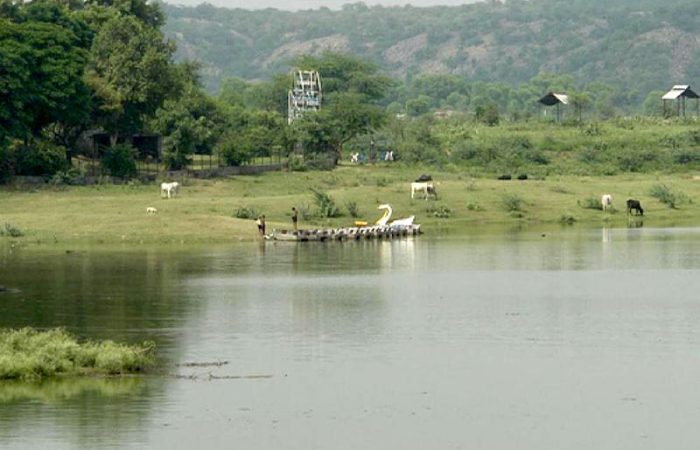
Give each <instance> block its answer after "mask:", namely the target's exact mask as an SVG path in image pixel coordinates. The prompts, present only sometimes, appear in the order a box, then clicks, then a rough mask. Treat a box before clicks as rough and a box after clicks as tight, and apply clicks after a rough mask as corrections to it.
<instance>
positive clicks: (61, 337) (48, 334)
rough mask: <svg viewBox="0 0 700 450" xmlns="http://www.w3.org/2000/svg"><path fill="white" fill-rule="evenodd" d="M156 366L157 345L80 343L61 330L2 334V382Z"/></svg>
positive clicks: (0, 369) (131, 371) (0, 336)
mask: <svg viewBox="0 0 700 450" xmlns="http://www.w3.org/2000/svg"><path fill="white" fill-rule="evenodd" d="M154 363H155V344H154V343H152V342H144V343H142V344H139V345H133V346H128V345H122V344H117V343H114V342H112V341H104V342H99V343H97V342H83V343H79V342H78V341H77V340H76V338H75V337H73V336H72V335H70V334H68V333H67V332H66V331H64V330H62V329H53V330H48V331H37V330H34V329H31V328H23V329H20V330H8V331H2V332H0V380H36V379H41V378H48V377H54V376H61V375H85V374H101V375H115V374H124V373H133V372H141V371H144V370H146V369H147V368H150V367H152V366H153V365H154Z"/></svg>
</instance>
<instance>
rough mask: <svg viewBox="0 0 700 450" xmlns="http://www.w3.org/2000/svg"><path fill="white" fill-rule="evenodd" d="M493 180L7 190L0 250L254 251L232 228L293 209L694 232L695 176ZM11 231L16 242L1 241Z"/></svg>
mask: <svg viewBox="0 0 700 450" xmlns="http://www.w3.org/2000/svg"><path fill="white" fill-rule="evenodd" d="M423 172H428V173H431V174H432V175H433V178H434V180H435V183H436V186H437V190H438V193H439V200H437V201H433V200H430V201H424V200H422V199H415V200H411V198H410V182H411V181H412V180H414V179H415V178H416V177H417V176H418V175H420V174H421V173H423ZM495 178H496V177H495V176H493V175H490V176H485V175H479V174H475V173H474V172H473V171H470V170H467V169H459V168H455V167H452V168H451V169H447V170H446V171H442V172H439V171H437V170H436V169H425V168H421V167H408V166H403V165H399V164H396V165H390V166H388V165H377V166H344V167H340V168H338V169H336V170H334V171H332V172H277V173H268V174H264V175H261V176H241V177H235V178H231V179H222V180H184V186H183V187H182V189H181V193H180V195H179V196H178V197H176V198H174V199H170V200H167V199H161V198H160V195H159V190H158V186H156V185H134V186H112V185H109V186H91V187H64V188H51V187H41V188H35V189H32V190H31V191H28V190H16V189H12V188H4V189H2V190H0V205H1V208H0V231H3V233H2V234H3V235H4V236H3V237H0V242H2V241H3V240H4V241H6V242H8V241H11V242H23V243H25V244H36V243H40V244H43V245H51V244H55V243H64V244H65V243H68V244H71V243H74V244H78V243H85V244H104V243H121V242H125V243H198V242H201V243H206V242H226V241H232V240H254V239H256V238H257V236H256V228H255V224H254V222H253V219H252V218H248V219H246V218H240V217H245V216H246V213H248V214H249V215H251V216H254V215H256V214H265V215H266V216H267V222H268V230H271V229H273V228H288V227H290V224H291V220H290V213H291V207H292V206H296V207H297V208H299V209H300V210H301V214H300V226H302V227H314V226H327V225H332V226H337V225H349V224H351V223H353V222H354V221H355V220H357V219H364V220H369V221H374V220H375V219H376V218H378V217H379V216H380V214H379V211H377V209H376V208H377V206H378V205H379V204H382V203H390V204H391V205H392V206H393V207H394V217H403V216H407V215H411V214H415V215H416V220H417V221H418V222H419V223H422V224H423V225H424V229H425V231H426V232H427V233H431V232H434V231H435V230H437V229H438V228H440V227H443V226H449V227H450V228H454V227H473V226H480V225H483V224H490V223H510V222H518V223H522V222H525V223H543V222H544V223H556V222H559V221H565V222H574V223H586V224H591V225H602V224H607V225H610V226H624V225H626V224H627V222H628V217H627V215H626V213H625V205H624V201H625V200H626V199H627V198H636V199H639V200H640V201H641V202H642V205H643V206H644V209H645V224H648V225H653V224H654V223H655V222H656V223H668V222H675V221H677V222H684V223H698V224H700V202H699V201H698V200H699V199H700V180H698V179H696V178H694V177H693V174H692V173H689V174H668V175H667V174H625V175H616V176H601V177H586V176H573V175H567V176H547V177H545V178H544V179H528V180H525V181H520V180H510V181H499V180H497V179H495ZM659 187H666V188H667V189H668V191H669V192H670V193H673V194H676V195H677V200H678V201H677V202H676V204H675V208H670V207H669V206H668V205H667V204H665V203H663V202H662V201H660V200H659V199H658V198H656V197H654V196H653V195H652V193H654V191H655V190H658V189H659ZM310 188H314V189H316V190H318V191H321V192H324V193H327V194H329V195H330V196H331V197H332V199H333V200H334V201H335V204H336V206H338V208H339V210H340V213H341V216H339V217H333V218H324V217H320V215H319V214H318V212H317V206H316V204H315V202H314V195H313V193H312V192H311V189H310ZM606 193H607V194H612V196H613V206H614V210H613V211H612V212H602V211H600V210H597V209H590V208H589V207H588V206H592V207H595V206H597V205H596V203H597V202H598V201H599V199H600V196H601V195H602V194H606ZM353 206H354V207H353ZM147 207H155V208H156V209H157V210H158V213H157V214H156V215H155V216H148V215H146V208H147ZM351 209H355V210H356V212H357V214H356V215H357V217H353V216H352V215H351V214H350V212H349V210H351ZM236 216H240V217H236ZM6 223H7V224H10V228H9V229H8V228H6V227H5V224H6ZM10 229H12V230H14V231H15V232H14V233H10V232H9V231H8V230H10ZM17 232H19V233H17ZM11 234H12V235H14V236H12V235H11ZM17 234H21V236H18V235H17Z"/></svg>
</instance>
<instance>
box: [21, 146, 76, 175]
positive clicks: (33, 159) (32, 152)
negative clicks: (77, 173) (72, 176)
mask: <svg viewBox="0 0 700 450" xmlns="http://www.w3.org/2000/svg"><path fill="white" fill-rule="evenodd" d="M15 161H16V167H15V170H16V172H17V175H30V176H46V175H53V174H54V173H56V172H58V171H60V170H66V168H67V166H68V161H67V159H66V148H65V147H63V146H60V145H56V144H53V143H51V142H49V141H46V140H38V141H31V142H30V144H29V145H27V146H25V145H20V146H17V147H16V148H15Z"/></svg>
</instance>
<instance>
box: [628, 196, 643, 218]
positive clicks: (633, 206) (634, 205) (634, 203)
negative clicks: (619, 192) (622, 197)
mask: <svg viewBox="0 0 700 450" xmlns="http://www.w3.org/2000/svg"><path fill="white" fill-rule="evenodd" d="M632 210H634V211H635V215H640V216H643V215H644V209H643V208H642V204H641V203H639V200H634V199H629V200H627V214H632Z"/></svg>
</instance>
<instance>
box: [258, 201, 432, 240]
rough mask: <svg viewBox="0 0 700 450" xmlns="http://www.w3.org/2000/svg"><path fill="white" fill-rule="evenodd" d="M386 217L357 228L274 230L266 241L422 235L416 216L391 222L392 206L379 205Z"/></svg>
mask: <svg viewBox="0 0 700 450" xmlns="http://www.w3.org/2000/svg"><path fill="white" fill-rule="evenodd" d="M378 209H383V210H384V215H383V216H382V217H381V218H380V219H379V220H377V221H376V222H375V223H374V225H367V224H366V223H363V222H356V226H353V227H343V228H318V229H310V230H272V233H270V234H268V235H266V236H265V239H268V240H274V241H297V242H308V241H319V242H324V241H353V240H355V241H357V240H362V239H392V238H397V237H403V236H416V235H419V234H421V229H420V228H421V226H420V224H415V223H413V222H414V220H415V216H410V217H406V218H404V219H397V220H393V221H390V219H391V215H392V209H391V206H390V205H387V204H384V205H379V207H378Z"/></svg>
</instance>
